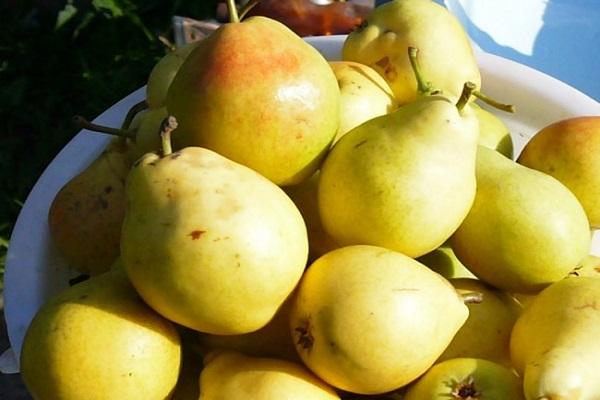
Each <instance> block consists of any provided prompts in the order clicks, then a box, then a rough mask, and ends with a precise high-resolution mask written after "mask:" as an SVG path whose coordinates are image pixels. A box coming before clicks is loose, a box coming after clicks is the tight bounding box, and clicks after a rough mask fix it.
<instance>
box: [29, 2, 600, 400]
mask: <svg viewBox="0 0 600 400" xmlns="http://www.w3.org/2000/svg"><path fill="white" fill-rule="evenodd" d="M228 3H229V10H230V19H231V22H230V23H227V24H224V25H223V26H222V27H220V28H219V29H218V30H217V31H215V32H214V33H213V34H212V35H210V36H209V37H208V38H206V39H204V40H202V41H200V42H195V43H193V44H190V45H187V46H185V47H183V48H180V49H177V50H175V51H173V52H171V53H169V54H167V55H166V56H165V57H164V58H163V59H161V60H160V61H159V62H158V63H157V64H156V66H155V67H154V69H153V70H152V71H151V73H150V75H149V79H148V85H147V89H146V90H147V91H146V99H145V101H144V102H143V103H141V104H139V105H137V106H136V107H135V108H134V109H132V111H131V112H130V113H129V114H128V115H127V117H126V118H125V120H124V122H123V124H122V126H121V127H119V128H107V127H99V126H97V125H94V124H91V123H89V122H87V121H85V120H83V119H81V118H79V119H78V122H79V123H80V124H81V125H82V126H84V127H87V128H89V129H94V130H100V131H102V132H105V133H111V134H115V135H117V136H119V137H118V138H115V139H114V140H113V141H111V143H110V144H109V145H108V147H107V148H106V149H105V150H104V151H103V152H102V153H101V154H100V155H99V156H98V158H97V159H96V160H94V161H93V162H92V163H91V164H90V165H89V166H88V167H87V168H86V169H85V170H84V171H83V172H81V173H80V174H78V175H77V176H75V177H74V178H73V179H71V180H70V181H69V182H67V183H66V184H65V185H64V187H63V188H62V189H61V190H60V191H59V192H58V193H57V194H56V197H55V198H54V201H53V202H52V204H51V205H50V208H49V213H48V224H49V228H50V233H51V237H52V240H53V243H54V245H55V246H56V248H57V249H58V250H59V252H60V253H61V255H62V257H63V258H64V260H65V262H66V263H67V264H68V265H69V266H70V267H71V268H72V269H73V270H75V271H78V272H79V273H81V274H84V276H85V277H86V278H87V277H89V279H86V280H84V281H83V282H81V283H76V284H74V285H72V286H71V287H69V288H67V289H65V290H63V291H61V292H60V293H57V294H55V295H54V296H52V297H51V298H50V299H49V300H48V302H47V303H46V304H44V305H43V306H42V307H41V309H40V310H39V311H38V313H37V314H36V316H35V317H34V319H33V321H32V322H31V325H30V326H29V328H28V330H27V333H26V336H25V339H24V343H23V348H22V352H21V357H20V360H21V371H22V375H23V379H24V381H25V383H26V385H27V387H28V389H29V391H30V392H31V394H32V395H33V397H34V398H35V399H41V400H45V399H62V400H75V399H119V400H121V399H167V398H172V399H201V400H216V399H227V400H232V399H233V400H236V399H258V400H279V399H303V400H306V399H342V398H344V399H358V398H360V399H368V398H374V399H375V398H378V399H382V398H388V399H406V400H412V399H416V400H423V399H448V398H450V399H470V400H480V399H485V400H507V399H512V400H518V399H526V400H550V399H553V400H559V399H561V400H562V399H570V400H593V399H598V398H600V383H599V382H600V380H599V379H597V375H596V368H594V367H595V366H596V364H597V362H598V361H597V360H598V359H600V342H598V340H597V337H598V335H599V334H600V274H599V272H600V258H597V257H594V256H592V255H590V254H589V252H590V242H591V229H592V228H596V227H598V226H600V218H599V215H598V210H600V204H598V202H599V201H600V172H599V171H600V117H598V116H579V117H578V118H571V119H569V120H566V121H557V122H556V123H555V124H552V125H550V126H548V127H543V128H544V129H540V133H539V134H538V135H536V136H535V137H534V138H533V139H532V140H531V141H530V142H529V143H528V144H527V145H526V146H525V149H523V151H522V153H521V155H520V156H519V157H518V159H517V160H516V161H515V160H513V158H514V154H513V146H512V141H511V136H510V132H509V130H508V128H507V127H506V125H505V124H504V122H503V121H502V115H503V114H502V113H501V112H499V111H498V110H497V109H498V108H499V109H503V110H505V111H514V110H513V108H512V107H510V106H507V105H504V104H501V103H498V102H497V101H495V100H492V99H489V98H488V97H487V96H485V95H484V94H483V93H482V88H485V86H484V84H485V82H483V83H482V79H481V75H480V72H479V69H478V66H477V63H476V60H475V57H474V54H473V50H472V48H471V44H470V42H469V39H468V37H467V35H466V33H465V32H464V30H463V28H462V26H461V25H460V24H459V23H458V21H457V20H456V18H454V17H453V16H452V15H451V14H450V13H449V12H448V11H447V10H446V9H445V8H443V7H441V6H439V5H438V4H436V3H435V2H433V1H430V0H393V1H391V2H389V3H386V4H384V5H381V6H379V7H377V8H375V9H374V10H373V11H372V12H371V13H370V14H369V15H368V16H367V18H366V20H365V22H364V23H363V25H361V26H360V27H358V28H357V29H356V30H355V31H354V32H352V33H351V34H350V35H348V37H347V38H346V39H345V42H344V44H343V49H342V59H343V61H335V62H334V61H331V62H328V61H327V60H326V59H325V58H324V57H323V56H322V55H321V54H320V53H319V52H318V51H317V50H316V49H314V48H312V47H311V46H309V45H308V44H307V43H306V42H305V41H303V40H302V39H301V38H300V37H298V36H297V35H295V34H294V33H293V32H292V31H290V30H289V29H288V28H287V27H285V26H284V25H282V24H280V23H278V22H276V21H273V20H271V19H268V18H264V17H251V18H248V19H243V18H240V16H241V17H243V16H244V14H245V13H246V12H247V11H248V10H247V9H243V10H241V11H240V12H239V13H238V11H237V10H236V8H235V5H234V2H233V1H229V2H228ZM250 3H252V2H250ZM476 99H479V100H481V101H482V102H483V105H481V106H480V105H478V104H477V103H476V101H479V100H476ZM508 100H510V99H508ZM490 105H491V106H492V107H490ZM494 107H496V108H494ZM517 112H518V111H517ZM541 128H542V127H541ZM594 149H596V150H594Z"/></svg>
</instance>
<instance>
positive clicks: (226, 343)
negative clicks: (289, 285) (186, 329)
mask: <svg viewBox="0 0 600 400" xmlns="http://www.w3.org/2000/svg"><path fill="white" fill-rule="evenodd" d="M291 299H292V295H290V297H288V298H287V299H286V301H285V302H284V303H283V304H282V306H281V307H280V308H279V310H277V313H275V316H274V317H273V319H271V320H270V321H269V323H267V324H266V325H265V326H263V327H262V328H260V329H259V330H257V331H254V332H250V333H246V334H243V335H210V334H207V333H199V344H200V347H201V348H202V350H203V352H205V353H208V352H210V351H213V350H231V351H238V352H240V353H243V354H245V355H248V356H254V357H269V358H277V359H283V360H289V361H294V362H298V361H300V358H299V357H298V353H296V348H295V347H294V342H293V341H292V335H291V334H290V329H289V320H290V309H291V306H292V302H291Z"/></svg>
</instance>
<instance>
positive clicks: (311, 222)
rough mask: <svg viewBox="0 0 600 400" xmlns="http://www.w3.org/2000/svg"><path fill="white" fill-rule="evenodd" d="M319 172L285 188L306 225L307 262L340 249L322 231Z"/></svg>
mask: <svg viewBox="0 0 600 400" xmlns="http://www.w3.org/2000/svg"><path fill="white" fill-rule="evenodd" d="M319 175H320V172H319V171H317V172H315V173H314V175H313V176H311V177H310V178H308V179H307V180H305V181H304V182H302V183H300V184H298V185H292V186H287V187H285V188H284V190H285V192H286V193H287V194H288V196H290V198H291V199H292V201H293V202H294V204H296V207H298V210H300V213H301V214H302V217H303V218H304V222H305V223H306V230H307V232H308V248H309V256H308V258H309V261H310V262H312V261H314V260H316V259H317V258H319V257H320V256H322V255H323V254H325V253H327V252H328V251H331V250H333V249H336V248H338V247H340V246H339V245H338V244H337V243H336V242H335V241H334V240H333V239H332V238H331V236H330V235H328V234H327V232H325V229H323V224H322V222H321V216H320V215H319V205H318V187H319V186H318V185H319Z"/></svg>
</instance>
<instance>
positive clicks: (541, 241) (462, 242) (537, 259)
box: [450, 146, 591, 293]
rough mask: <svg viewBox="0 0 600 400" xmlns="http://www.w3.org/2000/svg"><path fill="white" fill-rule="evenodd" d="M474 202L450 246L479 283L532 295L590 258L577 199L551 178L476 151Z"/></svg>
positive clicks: (587, 235)
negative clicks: (475, 190)
mask: <svg viewBox="0 0 600 400" xmlns="http://www.w3.org/2000/svg"><path fill="white" fill-rule="evenodd" d="M476 171H477V194H476V196H475V202H474V203H473V207H471V209H470V211H469V213H468V215H467V217H466V218H465V219H464V221H463V222H462V224H461V225H460V227H459V228H458V229H457V230H456V232H454V234H453V235H452V238H451V240H450V243H451V245H452V249H453V250H454V253H455V254H456V256H457V257H458V259H459V260H460V261H461V262H462V263H463V264H464V265H465V266H466V267H467V268H468V269H469V270H470V271H471V272H473V273H474V274H475V275H476V276H477V277H478V278H479V279H481V280H484V281H485V282H487V283H489V284H491V285H492V286H495V287H498V288H500V289H503V290H506V291H508V292H517V293H535V292H538V291H540V290H541V289H543V288H544V287H546V286H548V285H549V284H550V283H552V282H555V281H557V280H559V279H562V278H563V277H565V276H566V275H567V274H568V273H569V272H570V271H571V270H572V269H573V268H575V267H576V266H577V265H578V264H579V263H580V262H581V261H582V260H583V259H584V258H585V257H586V255H587V254H588V253H589V249H590V240H591V235H590V230H589V224H588V220H587V217H586V215H585V212H584V210H583V207H582V206H581V204H580V203H579V202H578V201H577V198H576V197H575V196H574V195H573V193H571V191H569V189H567V188H566V187H565V186H564V185H563V184H561V183H560V182H559V181H557V180H556V179H555V178H553V177H551V176H550V175H546V174H544V173H542V172H539V171H536V170H533V169H530V168H527V167H524V166H522V165H520V164H517V163H516V162H514V161H512V160H510V159H508V158H506V157H504V156H503V155H501V154H500V153H498V152H497V151H494V150H491V149H488V148H486V147H484V146H479V149H478V151H477V169H476Z"/></svg>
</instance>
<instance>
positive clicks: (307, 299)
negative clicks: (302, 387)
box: [290, 246, 468, 394]
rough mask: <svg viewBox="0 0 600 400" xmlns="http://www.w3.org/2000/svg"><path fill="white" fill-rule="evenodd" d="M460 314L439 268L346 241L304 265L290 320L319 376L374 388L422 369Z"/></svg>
mask: <svg viewBox="0 0 600 400" xmlns="http://www.w3.org/2000/svg"><path fill="white" fill-rule="evenodd" d="M467 316H468V309H467V307H466V306H465V304H464V303H463V300H462V298H461V297H460V296H459V295H458V294H457V292H456V291H455V290H454V288H453V287H452V285H450V283H449V282H448V281H447V280H446V279H444V278H443V277H442V276H441V275H439V274H437V273H435V272H433V271H431V270H430V269H428V268H427V267H425V266H424V265H422V264H420V263H418V262H417V261H415V260H413V259H411V258H409V257H407V256H405V255H403V254H401V253H397V252H394V251H391V250H387V249H384V248H381V247H376V246H348V247H342V248H339V249H336V250H333V251H331V252H329V253H327V254H325V255H324V256H322V257H321V258H319V259H318V260H317V261H315V262H314V263H313V264H312V265H311V266H310V267H309V268H308V270H307V272H306V273H305V274H304V276H303V278H302V281H301V282H300V285H299V288H298V292H297V294H296V298H295V301H294V304H293V306H292V312H291V317H290V324H291V325H290V327H291V330H292V334H293V336H294V343H295V344H296V349H297V350H298V353H299V354H300V357H301V358H302V360H303V361H304V363H305V364H306V365H307V366H308V367H309V368H310V369H311V370H312V371H313V372H315V373H316V374H317V375H318V376H320V377H321V378H322V379H323V380H324V381H326V382H328V383H329V384H331V385H332V386H334V387H337V388H340V389H343V390H346V391H349V392H353V393H360V394H377V393H384V392H388V391H391V390H394V389H397V388H399V387H401V386H404V385H406V384H408V383H409V382H411V381H412V380H414V379H416V378H417V377H418V376H420V375H421V374H423V373H424V372H425V371H426V370H427V369H428V368H429V367H430V366H431V365H432V364H433V363H434V362H435V360H436V359H437V358H438V357H439V356H440V354H441V353H442V352H443V351H444V349H445V348H446V346H447V345H448V344H449V343H450V341H451V339H452V337H453V336H454V335H455V334H456V332H457V331H458V329H459V328H460V327H461V325H462V324H463V323H464V322H465V320H466V319H467Z"/></svg>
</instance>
